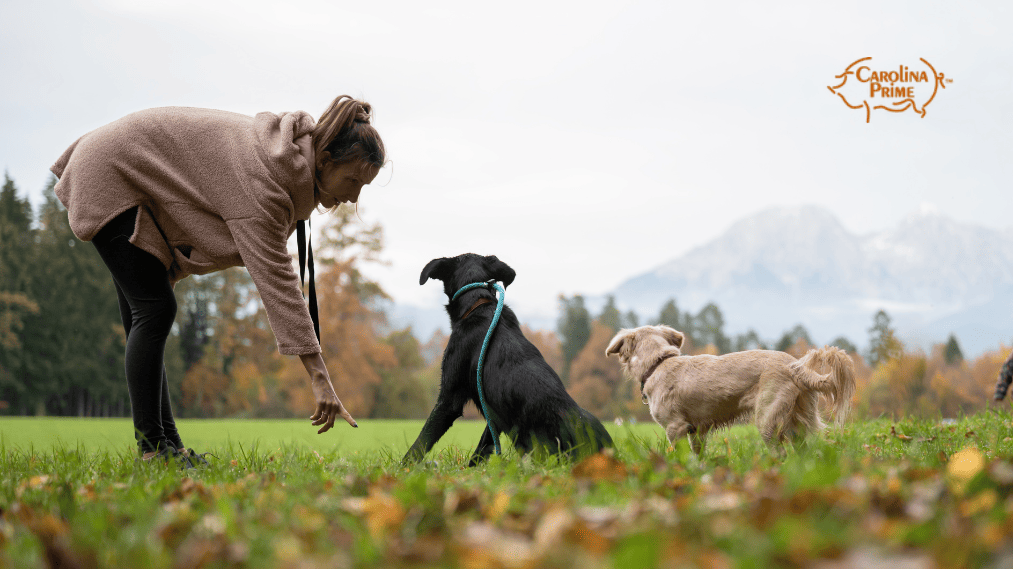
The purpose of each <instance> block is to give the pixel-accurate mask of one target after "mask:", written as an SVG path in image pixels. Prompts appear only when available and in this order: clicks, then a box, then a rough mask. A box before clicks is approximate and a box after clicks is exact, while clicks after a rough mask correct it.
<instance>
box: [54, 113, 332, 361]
mask: <svg viewBox="0 0 1013 569" xmlns="http://www.w3.org/2000/svg"><path fill="white" fill-rule="evenodd" d="M313 126H314V121H313V118H312V117H310V115H308V114H306V113H304V112H302V111H299V112H294V113H282V114H280V115H274V114H271V113H260V114H258V115H257V116H256V117H248V116H245V115H239V114H235V113H230V112H226V111H216V110H209V109H194V108H183V107H167V108H159V109H149V110H146V111H140V112H137V113H133V114H130V115H127V116H125V117H123V118H121V119H119V120H117V121H114V122H112V123H110V124H108V125H106V126H103V127H100V128H98V129H96V130H93V131H91V132H89V133H88V134H86V135H84V136H82V137H81V138H79V139H78V140H77V141H76V142H74V144H72V145H70V148H68V149H67V151H66V152H64V153H63V156H60V158H59V160H57V161H56V163H55V164H54V165H53V166H52V168H50V170H52V172H53V173H54V174H56V176H57V177H59V178H60V181H59V183H57V184H56V195H57V197H58V198H59V199H60V201H61V202H63V205H64V206H66V207H67V211H68V213H69V215H70V227H71V229H72V230H73V231H74V234H75V235H77V237H78V238H79V239H81V240H83V241H90V240H91V239H92V238H93V237H94V236H95V234H96V233H98V231H99V230H100V229H101V228H102V226H104V225H105V224H106V223H107V222H109V221H110V220H111V219H113V218H114V217H116V216H117V215H119V214H120V213H123V212H124V211H126V210H128V209H130V208H132V207H134V206H140V207H138V209H137V222H136V226H135V229H134V234H133V235H132V236H131V237H130V242H131V243H133V244H134V245H136V246H137V247H140V248H141V249H143V250H145V251H147V252H149V253H151V254H152V255H154V256H155V257H157V258H158V259H159V260H160V261H162V264H163V265H165V268H166V270H167V271H168V273H169V280H170V282H172V283H173V284H175V283H176V281H178V280H180V279H182V278H183V277H185V276H187V275H203V274H206V273H210V272H214V271H218V270H221V269H224V268H227V267H235V266H245V267H246V269H247V270H248V271H249V273H250V277H251V278H252V279H253V282H254V284H255V285H256V286H257V291H258V292H259V293H260V296H261V298H262V299H263V301H264V307H265V309H266V310H267V316H268V319H269V320H270V322H271V328H272V330H273V331H274V335H275V338H277V341H278V348H279V350H280V351H281V353H283V354H297V355H302V354H314V353H319V352H320V344H319V343H318V342H317V339H316V335H315V334H314V333H313V324H312V323H311V321H310V316H309V310H308V309H307V308H306V304H305V302H304V301H303V297H302V292H301V290H300V287H299V278H298V276H297V275H296V272H295V269H294V268H293V267H292V256H291V255H290V254H289V252H288V238H289V236H290V235H292V232H293V231H295V226H296V221H297V220H300V219H309V217H310V213H312V211H313V209H314V208H315V207H316V205H317V201H316V198H315V195H314V191H313V190H314V182H313V168H314V161H313V146H312V143H311V140H310V133H311V132H312V130H313Z"/></svg>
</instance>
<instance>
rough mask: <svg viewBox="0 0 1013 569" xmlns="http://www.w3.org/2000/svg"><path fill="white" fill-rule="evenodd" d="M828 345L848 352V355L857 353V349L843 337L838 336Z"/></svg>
mask: <svg viewBox="0 0 1013 569" xmlns="http://www.w3.org/2000/svg"><path fill="white" fill-rule="evenodd" d="M830 345H831V346H837V347H838V348H840V349H842V350H844V351H845V352H848V353H849V354H854V353H857V352H858V347H857V346H855V345H854V344H852V343H851V341H850V340H848V339H847V338H845V337H844V336H838V337H836V338H834V340H833V341H832V342H830Z"/></svg>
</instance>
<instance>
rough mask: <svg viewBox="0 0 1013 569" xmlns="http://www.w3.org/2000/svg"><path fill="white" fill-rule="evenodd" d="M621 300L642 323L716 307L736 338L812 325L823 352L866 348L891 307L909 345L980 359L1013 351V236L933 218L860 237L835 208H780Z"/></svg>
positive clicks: (639, 281) (646, 279) (630, 286)
mask: <svg viewBox="0 0 1013 569" xmlns="http://www.w3.org/2000/svg"><path fill="white" fill-rule="evenodd" d="M613 294H615V296H616V299H617V302H618V304H619V305H620V306H621V307H622V308H623V309H624V310H628V309H633V310H635V311H636V312H637V313H638V314H640V316H641V319H645V318H646V319H652V318H655V317H656V316H657V314H658V312H659V310H660V308H661V306H662V304H664V302H665V301H666V300H668V299H669V298H675V299H676V302H677V304H678V305H679V308H680V309H681V310H685V309H688V310H690V311H693V312H696V311H698V310H699V309H700V308H701V307H702V306H703V305H704V304H706V303H707V302H711V301H713V302H716V303H717V305H718V306H719V307H720V308H721V310H722V313H723V314H724V316H725V321H726V325H725V330H726V333H727V334H729V335H733V334H737V333H742V332H745V331H746V330H747V329H749V328H754V329H755V330H756V331H757V332H759V334H760V336H761V337H764V338H766V339H768V340H776V339H777V338H779V337H780V336H781V334H783V333H784V332H785V331H786V330H788V329H789V328H791V327H793V326H794V325H795V324H797V323H800V322H801V323H802V324H804V325H805V326H806V328H807V329H808V330H809V331H810V333H811V334H812V336H813V339H814V340H815V341H816V342H824V343H825V342H829V341H831V340H832V339H833V338H834V337H836V336H839V335H844V336H846V337H847V338H848V339H849V340H851V341H852V342H854V343H855V344H857V345H859V346H864V345H866V344H867V343H868V328H869V327H870V326H871V324H872V317H873V314H874V313H875V312H876V311H877V310H879V309H881V308H882V309H885V310H886V311H887V313H888V314H889V315H890V317H891V318H892V319H893V324H894V326H895V327H896V328H897V330H898V333H899V335H900V337H901V338H902V339H903V340H905V341H906V342H907V343H909V344H911V345H913V346H921V347H923V348H928V347H929V346H930V345H931V344H932V343H936V342H942V341H945V340H946V338H947V337H948V336H949V334H950V333H955V334H956V335H957V339H958V340H959V341H960V344H961V347H962V348H963V350H964V353H965V355H968V356H972V355H977V354H980V353H981V352H983V351H985V350H988V349H994V348H996V347H998V346H999V345H1000V344H1001V343H1006V344H1007V345H1008V344H1009V343H1010V342H1011V341H1013V228H1011V229H1009V230H1005V231H996V230H992V229H987V228H984V227H979V226H975V225H970V224H965V223H959V222H956V221H954V220H952V219H949V218H947V217H945V216H943V215H940V214H938V213H933V212H922V213H919V214H915V215H912V216H910V217H908V218H907V219H905V220H903V221H902V222H901V223H900V224H899V225H898V226H897V227H896V228H894V229H892V230H889V231H885V232H882V233H875V234H871V235H864V236H860V235H854V234H852V233H849V232H848V231H847V230H845V229H844V227H843V226H842V225H841V224H840V222H839V221H838V219H837V218H836V217H835V216H834V215H833V214H832V213H830V212H829V211H827V210H825V209H821V208H817V207H811V206H806V207H798V208H778V209H770V210H766V211H763V212H761V213H758V214H756V215H753V216H750V217H747V218H745V219H743V220H741V221H739V222H737V223H735V224H734V225H732V226H731V227H730V228H729V229H728V231H727V232H725V234H724V235H722V236H720V237H718V238H717V239H714V240H713V241H711V242H709V243H706V244H704V245H702V246H700V247H697V248H696V249H693V250H692V251H690V252H688V253H686V254H685V255H682V256H681V257H678V258H675V259H672V260H670V261H667V262H665V263H663V264H661V265H660V266H658V267H657V268H656V269H654V270H652V271H649V272H647V273H644V274H642V275H638V276H635V277H633V278H630V279H629V280H627V281H625V282H624V283H623V284H622V285H620V286H619V287H618V288H617V289H616V290H615V291H614V293H613Z"/></svg>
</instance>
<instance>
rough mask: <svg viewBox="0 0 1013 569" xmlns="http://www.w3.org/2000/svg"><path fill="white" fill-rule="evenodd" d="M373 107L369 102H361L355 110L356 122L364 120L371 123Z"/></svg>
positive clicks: (363, 121)
mask: <svg viewBox="0 0 1013 569" xmlns="http://www.w3.org/2000/svg"><path fill="white" fill-rule="evenodd" d="M372 114H373V108H372V106H370V105H369V104H368V103H366V104H363V103H359V108H358V109H356V110H355V119H354V120H355V122H362V123H366V124H369V121H370V119H371V118H372Z"/></svg>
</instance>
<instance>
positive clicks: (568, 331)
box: [556, 294, 591, 382]
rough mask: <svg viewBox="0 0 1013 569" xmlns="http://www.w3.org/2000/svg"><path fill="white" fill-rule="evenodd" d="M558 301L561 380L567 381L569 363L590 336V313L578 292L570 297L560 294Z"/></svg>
mask: <svg viewBox="0 0 1013 569" xmlns="http://www.w3.org/2000/svg"><path fill="white" fill-rule="evenodd" d="M559 303H560V305H561V314H560V316H559V321H558V322H557V328H556V329H557V331H558V332H559V338H560V349H561V351H562V352H563V377H562V379H563V382H568V381H569V377H570V365H571V364H572V363H573V360H574V358H576V357H577V354H579V353H580V351H581V350H583V349H584V346H585V345H586V344H587V341H588V339H590V338H591V315H590V314H589V313H588V311H587V308H586V307H585V306H584V297H583V296H581V295H579V294H578V295H575V296H574V297H573V298H570V299H567V298H566V297H565V296H563V295H560V296H559Z"/></svg>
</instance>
